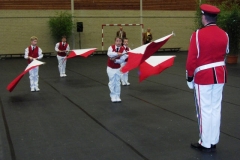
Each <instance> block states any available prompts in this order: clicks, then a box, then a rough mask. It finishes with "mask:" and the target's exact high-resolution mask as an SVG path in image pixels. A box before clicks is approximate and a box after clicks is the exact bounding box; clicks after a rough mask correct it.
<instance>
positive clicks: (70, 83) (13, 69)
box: [0, 52, 240, 160]
mask: <svg viewBox="0 0 240 160" xmlns="http://www.w3.org/2000/svg"><path fill="white" fill-rule="evenodd" d="M156 55H159V56H160V55H176V58H175V62H174V65H173V66H172V67H171V68H168V69H167V70H165V71H164V72H162V73H161V74H160V75H157V76H152V77H150V78H148V79H147V80H145V81H143V82H141V83H139V82H138V70H137V69H135V70H132V71H130V73H129V82H130V83H131V85H130V86H122V87H121V99H122V102H121V103H112V102H111V101H110V97H109V88H108V76H107V73H106V63H107V56H106V55H94V56H89V57H88V58H82V57H76V58H72V59H69V60H68V61H67V71H66V74H67V77H65V78H60V77H59V73H58V68H57V58H56V57H50V58H43V59H42V60H41V61H43V62H46V64H45V65H42V66H40V70H39V88H40V92H30V87H29V78H28V74H26V75H25V76H24V77H23V79H22V80H21V81H20V82H19V84H18V85H17V86H16V88H15V89H14V91H13V92H11V93H10V92H8V91H7V90H6V87H7V85H8V84H9V83H10V82H11V81H12V80H13V79H14V78H15V77H16V76H17V75H18V74H20V73H21V72H22V71H23V70H24V69H25V68H26V66H27V62H26V60H25V59H23V58H7V59H1V60H0V84H1V85H0V89H1V92H0V108H1V110H0V112H1V113H0V115H1V118H0V128H1V132H0V135H1V139H0V159H2V160H15V159H17V160H43V159H44V160H141V159H149V160H195V159H196V160H199V159H202V160H238V159H240V158H239V157H240V152H239V151H240V116H239V115H240V94H239V93H240V64H237V65H227V69H228V83H226V84H225V86H224V92H223V102H222V122H221V135H220V142H219V144H218V145H217V151H216V152H214V153H202V152H199V151H197V150H194V149H192V148H190V143H191V142H197V140H198V126H197V118H196V112H195V106H194V100H193V91H192V90H190V89H188V87H187V84H186V80H185V63H186V57H187V53H186V52H160V53H157V54H156ZM239 62H240V61H239Z"/></svg>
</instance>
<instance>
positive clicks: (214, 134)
mask: <svg viewBox="0 0 240 160" xmlns="http://www.w3.org/2000/svg"><path fill="white" fill-rule="evenodd" d="M200 9H201V11H202V24H203V25H204V27H203V28H201V29H199V30H197V31H196V32H194V33H193V34H192V37H191V40H190V46H189V50H188V57H187V64H186V69H187V70H186V76H187V85H188V87H189V88H190V89H194V91H195V103H196V107H197V108H196V110H197V116H198V124H199V132H200V133H199V136H200V139H199V141H198V142H197V143H192V144H191V147H192V148H195V149H198V150H201V151H207V152H211V151H215V149H216V144H217V143H218V141H219V135H220V118H221V102H222V91H223V86H224V83H226V77H227V71H226V66H225V62H224V59H225V55H226V53H228V35H227V33H226V32H224V31H223V30H222V29H220V28H219V27H218V26H217V25H216V20H217V14H218V13H219V12H220V9H218V8H217V7H215V6H212V5H208V4H202V5H201V6H200Z"/></svg>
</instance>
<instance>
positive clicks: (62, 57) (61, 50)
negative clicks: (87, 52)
mask: <svg viewBox="0 0 240 160" xmlns="http://www.w3.org/2000/svg"><path fill="white" fill-rule="evenodd" d="M69 50H70V47H69V44H68V43H67V38H66V36H62V41H61V42H59V43H57V44H56V46H55V51H57V59H58V69H59V73H60V77H66V76H67V75H66V63H67V59H66V56H67V54H68V52H69Z"/></svg>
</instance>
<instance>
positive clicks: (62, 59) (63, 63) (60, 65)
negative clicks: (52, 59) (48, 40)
mask: <svg viewBox="0 0 240 160" xmlns="http://www.w3.org/2000/svg"><path fill="white" fill-rule="evenodd" d="M65 58H66V56H65V57H62V56H59V55H57V59H58V69H59V73H60V74H65V73H66V63H67V59H65Z"/></svg>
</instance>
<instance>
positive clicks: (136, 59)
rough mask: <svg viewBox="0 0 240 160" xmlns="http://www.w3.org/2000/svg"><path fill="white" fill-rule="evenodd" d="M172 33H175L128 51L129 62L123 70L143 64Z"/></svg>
mask: <svg viewBox="0 0 240 160" xmlns="http://www.w3.org/2000/svg"><path fill="white" fill-rule="evenodd" d="M172 35H173V33H172V34H169V35H167V36H165V37H162V38H159V39H157V40H155V41H153V42H150V43H148V44H145V45H142V46H140V47H138V48H135V49H133V50H130V51H128V62H127V63H126V65H125V66H124V67H123V68H122V69H121V71H122V72H123V73H125V72H128V71H130V70H132V69H134V68H136V67H138V66H139V65H141V63H143V62H144V61H145V60H146V59H148V58H149V57H150V56H152V55H153V54H154V53H155V52H156V51H158V50H159V49H160V48H161V47H162V46H163V45H164V44H165V43H166V42H167V41H168V40H169V39H170V37H171V36H172Z"/></svg>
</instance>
